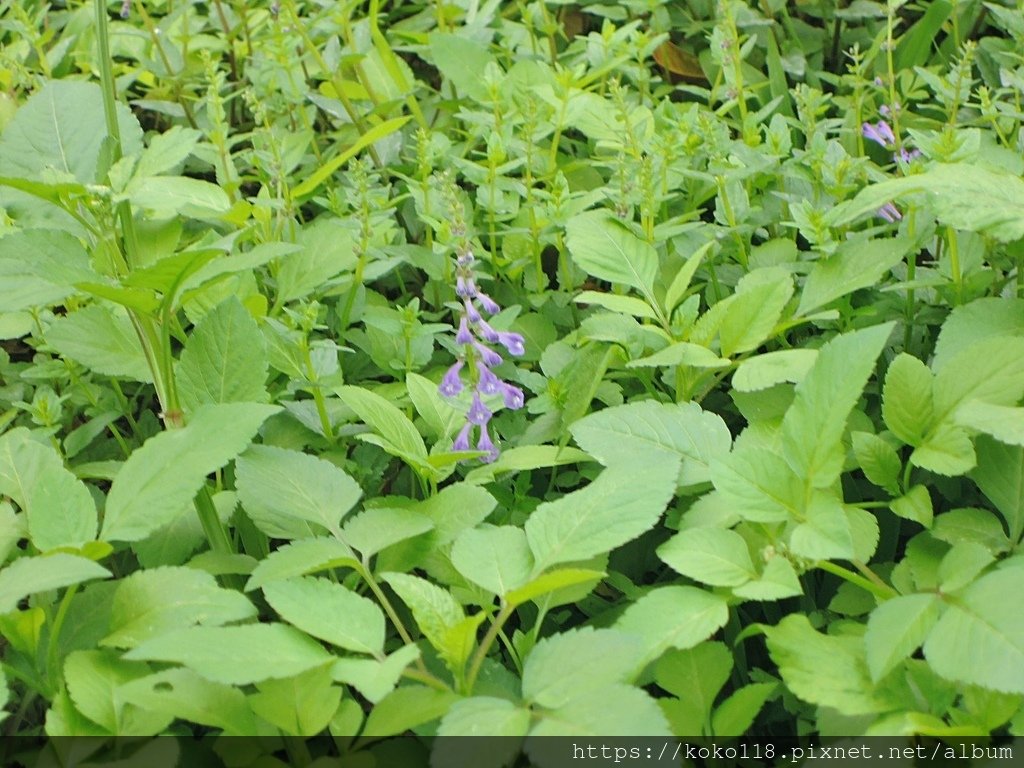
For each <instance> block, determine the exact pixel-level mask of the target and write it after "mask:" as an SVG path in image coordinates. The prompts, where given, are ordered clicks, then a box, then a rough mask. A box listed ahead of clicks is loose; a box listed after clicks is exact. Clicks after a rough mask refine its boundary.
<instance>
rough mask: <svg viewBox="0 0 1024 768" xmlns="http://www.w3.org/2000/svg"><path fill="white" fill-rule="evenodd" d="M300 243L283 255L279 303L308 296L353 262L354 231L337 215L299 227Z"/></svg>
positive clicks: (352, 266)
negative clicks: (296, 249) (295, 250)
mask: <svg viewBox="0 0 1024 768" xmlns="http://www.w3.org/2000/svg"><path fill="white" fill-rule="evenodd" d="M292 194H293V196H294V190H293V193H292ZM299 244H300V245H301V246H302V250H300V251H299V252H298V253H291V254H287V255H284V256H283V257H282V259H281V262H280V264H281V266H280V268H279V269H278V271H277V291H278V301H279V302H282V303H284V302H287V301H292V300H294V299H301V298H302V297H304V296H307V295H308V294H310V293H312V292H313V291H315V290H317V289H318V288H320V287H321V286H323V284H324V283H326V282H327V281H328V280H331V279H333V278H334V277H336V276H338V275H339V274H341V273H342V272H345V271H347V270H350V269H352V268H354V267H355V264H356V255H355V252H354V251H353V247H354V246H355V235H354V234H353V232H352V230H351V229H349V228H348V227H346V226H344V223H343V222H342V221H340V220H339V219H331V218H319V219H317V220H316V221H315V222H314V223H312V224H310V225H309V226H308V227H306V228H305V229H303V230H302V234H301V235H300V237H299Z"/></svg>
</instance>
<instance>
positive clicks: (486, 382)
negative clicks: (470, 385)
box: [476, 362, 503, 395]
mask: <svg viewBox="0 0 1024 768" xmlns="http://www.w3.org/2000/svg"><path fill="white" fill-rule="evenodd" d="M476 369H477V371H478V372H479V373H480V380H479V383H478V384H477V391H479V392H481V393H482V394H485V395H496V394H498V393H499V392H500V391H501V388H502V386H503V385H502V381H501V379H499V378H498V377H497V376H495V375H494V371H492V370H491V369H490V368H488V367H487V366H486V365H484V364H483V363H481V362H477V364H476Z"/></svg>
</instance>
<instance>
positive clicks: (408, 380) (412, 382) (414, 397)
mask: <svg viewBox="0 0 1024 768" xmlns="http://www.w3.org/2000/svg"><path fill="white" fill-rule="evenodd" d="M405 386H406V389H408V390H409V399H410V400H411V401H412V404H413V407H414V408H416V412H417V413H418V414H419V415H420V417H421V418H422V419H423V421H425V422H426V424H427V427H428V428H429V430H430V432H432V433H433V435H434V437H436V438H443V437H448V436H449V435H452V434H454V433H455V431H456V430H457V429H458V428H459V425H460V423H461V421H462V420H463V419H465V416H464V414H463V413H462V412H461V411H459V410H458V409H456V408H453V407H452V406H451V405H449V404H448V402H447V401H446V400H445V399H444V398H443V397H441V394H440V393H439V392H438V391H437V384H435V383H434V382H432V381H430V380H429V379H426V378H424V377H423V376H420V375H419V374H418V373H413V372H412V371H410V372H409V373H407V374H406V376H405Z"/></svg>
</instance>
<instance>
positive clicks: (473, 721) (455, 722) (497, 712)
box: [432, 696, 530, 768]
mask: <svg viewBox="0 0 1024 768" xmlns="http://www.w3.org/2000/svg"><path fill="white" fill-rule="evenodd" d="M529 730H530V710H528V709H526V708H525V707H522V706H517V705H516V704H514V703H513V702H511V701H508V700H507V699H497V698H494V697H492V696H473V697H471V698H468V699H462V700H461V701H457V702H455V704H454V705H453V706H452V708H451V709H450V710H448V713H447V714H446V715H445V716H444V718H443V719H442V720H441V725H440V726H439V727H438V729H437V735H438V736H488V737H505V738H493V739H490V740H489V741H488V743H487V744H483V743H481V742H480V740H478V739H465V740H460V739H446V740H445V741H444V742H442V743H441V744H443V745H444V748H443V749H442V750H441V751H440V754H438V753H437V752H435V753H434V754H433V755H432V764H438V763H435V762H434V760H437V761H439V763H440V765H446V766H452V768H454V766H457V765H504V764H506V762H505V761H506V759H507V758H510V757H512V756H513V755H514V754H515V752H517V751H518V748H519V744H518V743H517V742H515V741H513V740H511V739H509V738H508V737H510V736H525V735H526V732H527V731H529ZM439 746H440V745H439ZM495 747H497V749H495ZM474 753H478V754H475V755H474ZM474 757H475V759H472V758H474Z"/></svg>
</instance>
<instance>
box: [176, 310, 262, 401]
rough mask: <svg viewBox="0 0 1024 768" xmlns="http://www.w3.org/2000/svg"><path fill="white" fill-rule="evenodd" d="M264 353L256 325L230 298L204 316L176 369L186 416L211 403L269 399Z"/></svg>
mask: <svg viewBox="0 0 1024 768" xmlns="http://www.w3.org/2000/svg"><path fill="white" fill-rule="evenodd" d="M267 368H268V363H267V353H266V349H265V344H264V341H263V334H262V333H260V329H259V327H258V326H257V325H256V321H255V320H253V319H252V316H251V315H250V314H249V313H248V312H247V311H246V309H245V307H243V306H242V303H241V302H240V301H239V300H238V299H236V298H235V297H234V296H232V297H231V298H229V299H228V300H227V301H223V302H221V303H220V304H218V305H217V306H216V307H215V308H214V309H213V310H212V311H210V312H208V313H207V314H206V315H204V316H203V319H202V320H200V321H199V324H198V325H197V326H196V327H195V329H194V330H193V331H192V335H191V336H189V339H188V341H187V342H186V343H185V349H184V350H183V351H182V353H181V359H180V360H179V362H178V365H177V367H176V369H175V375H176V377H177V384H178V396H179V397H180V399H181V405H182V407H183V408H184V410H185V412H186V413H191V412H193V411H195V410H196V409H197V408H199V407H200V406H203V405H207V404H210V403H242V402H247V401H248V402H255V403H262V402H265V401H266V400H267V389H266V386H265V384H264V382H265V381H266V378H267Z"/></svg>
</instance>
